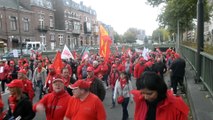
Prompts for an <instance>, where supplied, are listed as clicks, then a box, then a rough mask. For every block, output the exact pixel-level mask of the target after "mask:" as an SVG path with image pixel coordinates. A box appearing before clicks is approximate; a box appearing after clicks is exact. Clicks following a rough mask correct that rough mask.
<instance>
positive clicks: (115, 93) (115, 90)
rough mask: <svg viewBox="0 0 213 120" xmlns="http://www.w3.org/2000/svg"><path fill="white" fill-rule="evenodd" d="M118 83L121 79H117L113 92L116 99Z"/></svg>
mask: <svg viewBox="0 0 213 120" xmlns="http://www.w3.org/2000/svg"><path fill="white" fill-rule="evenodd" d="M118 84H119V80H116V83H115V87H114V94H113V99H114V100H115V99H116V96H117V92H118Z"/></svg>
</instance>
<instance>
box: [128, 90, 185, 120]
mask: <svg viewBox="0 0 213 120" xmlns="http://www.w3.org/2000/svg"><path fill="white" fill-rule="evenodd" d="M131 93H132V94H133V95H134V101H135V103H136V105H135V114H134V120H145V119H146V113H147V111H148V107H147V104H146V102H145V99H144V97H143V95H142V94H141V91H138V90H132V91H131ZM188 113H189V108H188V106H187V105H186V104H185V103H184V101H183V100H182V98H181V97H175V96H173V94H172V93H171V91H168V92H167V97H166V99H165V100H163V101H161V102H160V103H158V105H157V108H156V120H188V118H187V116H188Z"/></svg>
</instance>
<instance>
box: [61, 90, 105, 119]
mask: <svg viewBox="0 0 213 120" xmlns="http://www.w3.org/2000/svg"><path fill="white" fill-rule="evenodd" d="M65 117H67V118H69V119H71V120H106V112H105V109H104V106H103V103H102V102H101V100H100V99H99V98H98V97H97V96H96V95H94V94H93V93H90V94H89V95H88V96H87V98H86V99H85V100H84V101H81V100H80V99H79V98H75V97H72V98H71V99H70V101H69V103H68V108H67V111H66V114H65Z"/></svg>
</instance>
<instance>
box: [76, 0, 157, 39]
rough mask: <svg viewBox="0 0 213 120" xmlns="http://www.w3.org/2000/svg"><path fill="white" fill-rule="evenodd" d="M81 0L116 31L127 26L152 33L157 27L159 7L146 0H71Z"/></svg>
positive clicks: (123, 29)
mask: <svg viewBox="0 0 213 120" xmlns="http://www.w3.org/2000/svg"><path fill="white" fill-rule="evenodd" d="M73 1H75V2H77V3H80V1H83V4H84V5H85V6H87V7H89V6H90V7H91V8H92V9H94V10H95V11H96V13H97V20H98V21H101V22H103V23H105V24H107V25H111V26H112V27H113V28H114V30H115V31H116V32H118V33H119V34H123V33H124V32H126V31H127V30H128V28H130V27H133V28H137V29H143V30H145V32H146V35H152V32H153V30H155V29H157V28H158V22H157V16H158V14H160V8H153V7H152V6H149V5H147V4H146V0H73Z"/></svg>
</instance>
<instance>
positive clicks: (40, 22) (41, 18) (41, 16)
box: [39, 15, 44, 28]
mask: <svg viewBox="0 0 213 120" xmlns="http://www.w3.org/2000/svg"><path fill="white" fill-rule="evenodd" d="M39 26H40V27H41V28H44V16H43V15H40V18H39Z"/></svg>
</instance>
